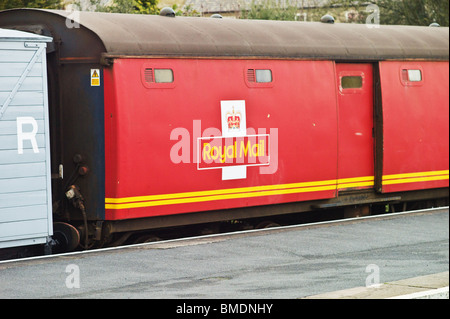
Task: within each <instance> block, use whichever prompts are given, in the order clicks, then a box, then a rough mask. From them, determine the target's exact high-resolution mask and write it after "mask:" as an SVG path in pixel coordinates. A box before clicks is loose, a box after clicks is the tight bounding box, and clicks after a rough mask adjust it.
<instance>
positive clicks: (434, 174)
mask: <svg viewBox="0 0 450 319" xmlns="http://www.w3.org/2000/svg"><path fill="white" fill-rule="evenodd" d="M448 174H449V171H448V170H444V171H430V172H419V173H407V174H393V175H384V176H383V181H385V180H389V179H397V178H410V177H424V176H436V175H448Z"/></svg>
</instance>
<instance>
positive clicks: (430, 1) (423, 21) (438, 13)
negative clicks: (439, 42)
mask: <svg viewBox="0 0 450 319" xmlns="http://www.w3.org/2000/svg"><path fill="white" fill-rule="evenodd" d="M374 3H375V4H377V5H378V6H379V7H380V21H381V24H404V25H423V26H428V25H430V24H431V23H433V22H437V23H439V24H440V25H441V26H448V25H449V11H448V10H449V1H448V0H397V1H392V0H378V1H374Z"/></svg>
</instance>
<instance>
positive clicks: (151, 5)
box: [133, 0, 159, 14]
mask: <svg viewBox="0 0 450 319" xmlns="http://www.w3.org/2000/svg"><path fill="white" fill-rule="evenodd" d="M157 6H158V0H134V7H133V9H134V13H142V14H158V13H159V9H158V7H157Z"/></svg>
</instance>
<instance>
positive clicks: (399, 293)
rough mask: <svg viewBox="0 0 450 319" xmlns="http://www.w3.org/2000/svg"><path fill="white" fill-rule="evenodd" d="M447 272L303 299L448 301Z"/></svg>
mask: <svg viewBox="0 0 450 319" xmlns="http://www.w3.org/2000/svg"><path fill="white" fill-rule="evenodd" d="M448 282H449V272H448V271H445V272H441V273H438V274H432V275H426V276H419V277H414V278H409V279H403V280H396V281H391V282H387V283H383V284H379V285H373V286H369V287H356V288H351V289H345V290H339V291H334V292H328V293H324V294H319V295H314V296H309V297H305V298H304V299H449V283H448Z"/></svg>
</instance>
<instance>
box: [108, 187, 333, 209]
mask: <svg viewBox="0 0 450 319" xmlns="http://www.w3.org/2000/svg"><path fill="white" fill-rule="evenodd" d="M334 189H336V185H335V184H333V185H327V186H315V187H303V188H289V189H281V190H269V191H261V192H251V193H237V194H225V195H212V196H202V197H188V198H181V199H168V200H154V201H149V202H138V203H126V204H106V205H105V208H106V209H124V208H138V207H151V206H160V205H173V204H187V203H199V202H207V201H215V200H224V199H237V198H251V197H259V196H273V195H284V194H296V193H305V192H318V191H325V190H334Z"/></svg>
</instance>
